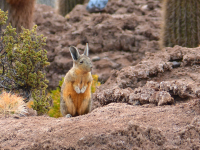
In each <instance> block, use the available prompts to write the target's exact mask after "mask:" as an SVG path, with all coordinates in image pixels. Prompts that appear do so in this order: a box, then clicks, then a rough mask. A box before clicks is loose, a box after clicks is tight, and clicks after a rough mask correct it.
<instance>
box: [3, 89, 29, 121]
mask: <svg viewBox="0 0 200 150" xmlns="http://www.w3.org/2000/svg"><path fill="white" fill-rule="evenodd" d="M25 106H26V104H25V102H24V98H23V97H20V96H18V95H16V94H11V93H7V92H6V91H3V92H2V94H1V95H0V114H4V115H5V117H7V116H9V115H10V114H24V113H26V112H27V110H26V107H25Z"/></svg>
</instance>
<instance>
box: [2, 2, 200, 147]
mask: <svg viewBox="0 0 200 150" xmlns="http://www.w3.org/2000/svg"><path fill="white" fill-rule="evenodd" d="M83 8H85V6H81V5H78V6H76V8H75V9H74V10H73V11H72V12H71V13H70V14H69V15H68V16H66V19H65V18H63V17H62V16H59V15H57V14H55V13H54V10H53V9H50V8H49V7H47V6H41V5H38V6H37V8H36V16H37V17H36V19H35V23H36V24H37V25H38V26H39V32H41V33H43V34H44V35H45V36H47V37H48V38H47V46H46V49H47V50H48V57H49V60H50V61H51V65H50V67H49V68H48V71H47V75H48V78H49V79H50V88H54V87H55V86H57V84H58V83H57V82H58V80H60V78H61V77H62V76H64V74H65V73H66V72H67V71H68V69H69V68H70V67H71V66H72V61H71V58H70V54H69V51H68V46H69V45H75V46H78V47H79V48H80V49H81V50H83V49H84V45H85V43H86V42H89V44H90V49H91V58H92V59H93V63H94V66H95V69H94V73H95V74H98V75H99V76H100V79H101V80H102V81H103V82H105V84H102V85H101V86H100V87H99V88H98V89H97V91H96V92H95V93H94V94H93V109H92V112H91V113H89V114H87V115H83V116H78V117H73V118H64V117H61V118H58V119H56V118H50V117H48V116H29V117H18V116H14V117H12V116H11V117H9V118H4V117H1V121H0V149H10V150H11V149H17V150H18V149H31V150H34V149H35V150H38V149H52V150H53V149H54V150H55V149H63V150H64V149H65V150H73V149H80V150H84V149H85V150H87V149H91V150H94V149H95V150H96V149H97V150H98V149H99V150H100V149H101V150H108V149H119V150H121V149H124V150H125V149H127V150H129V149H134V150H142V149H144V150H149V149H165V150H179V149H186V150H190V149H193V150H199V149H200V142H199V141H200V100H199V97H200V86H199V83H200V77H199V73H200V67H199V64H200V62H199V60H200V55H199V51H200V47H198V48H184V47H180V46H175V47H174V48H164V49H162V50H159V46H158V39H159V38H158V37H159V28H160V27H159V25H160V4H159V1H145V0H132V1H128V0H124V1H123V2H121V1H115V0H110V1H109V5H108V7H107V9H106V11H105V12H104V13H103V14H99V13H98V14H89V13H87V12H86V11H85V10H84V9H83ZM108 8H109V9H108ZM80 10H81V12H82V13H80ZM129 23H130V24H129ZM122 37H123V38H122ZM108 39H109V40H108ZM133 41H134V44H132V42H133ZM136 43H137V44H136ZM158 50H159V51H158ZM145 53H146V54H145ZM111 69H114V70H113V71H111ZM106 80H107V81H106Z"/></svg>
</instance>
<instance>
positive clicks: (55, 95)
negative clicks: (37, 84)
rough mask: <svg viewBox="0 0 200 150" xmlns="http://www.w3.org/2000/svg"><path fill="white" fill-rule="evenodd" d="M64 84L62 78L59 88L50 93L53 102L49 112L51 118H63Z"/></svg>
mask: <svg viewBox="0 0 200 150" xmlns="http://www.w3.org/2000/svg"><path fill="white" fill-rule="evenodd" d="M63 82H64V78H62V80H61V81H59V87H57V88H56V90H52V91H50V95H51V98H52V100H53V107H51V108H50V110H49V112H48V114H49V116H50V117H55V118H58V117H61V116H62V115H61V112H60V90H61V86H62V84H63Z"/></svg>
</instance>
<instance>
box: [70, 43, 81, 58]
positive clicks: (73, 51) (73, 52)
mask: <svg viewBox="0 0 200 150" xmlns="http://www.w3.org/2000/svg"><path fill="white" fill-rule="evenodd" d="M69 50H70V53H71V56H72V58H73V60H78V58H79V57H80V54H79V52H78V49H77V48H76V47H74V46H70V48H69Z"/></svg>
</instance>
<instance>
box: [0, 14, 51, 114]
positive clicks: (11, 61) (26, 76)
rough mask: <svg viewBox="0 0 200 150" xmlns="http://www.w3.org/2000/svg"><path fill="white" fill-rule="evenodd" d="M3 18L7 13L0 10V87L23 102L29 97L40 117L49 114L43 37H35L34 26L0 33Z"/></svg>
mask: <svg viewBox="0 0 200 150" xmlns="http://www.w3.org/2000/svg"><path fill="white" fill-rule="evenodd" d="M6 19H7V18H6V13H4V12H3V11H0V33H1V34H0V36H1V37H0V52H1V53H0V88H1V89H5V90H7V91H14V92H15V93H19V94H20V95H21V96H23V97H24V98H26V101H28V100H29V99H30V97H31V96H32V97H33V99H34V106H33V108H34V109H35V110H36V111H38V114H43V113H45V112H47V111H48V97H47V95H46V92H45V91H46V88H47V83H48V80H47V79H46V75H45V73H44V68H45V67H46V66H48V65H49V62H48V61H47V60H48V59H47V51H46V50H45V49H43V46H44V45H46V38H45V37H44V36H43V35H37V32H36V29H37V26H34V27H33V29H32V30H30V31H29V30H28V29H24V28H22V30H23V32H22V33H20V34H17V33H16V29H15V28H12V26H11V25H8V26H7V28H6V29H5V31H2V25H4V24H5V22H6Z"/></svg>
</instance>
